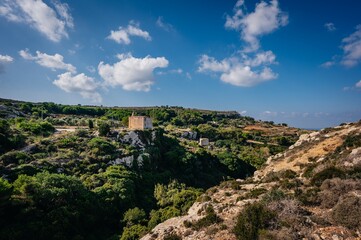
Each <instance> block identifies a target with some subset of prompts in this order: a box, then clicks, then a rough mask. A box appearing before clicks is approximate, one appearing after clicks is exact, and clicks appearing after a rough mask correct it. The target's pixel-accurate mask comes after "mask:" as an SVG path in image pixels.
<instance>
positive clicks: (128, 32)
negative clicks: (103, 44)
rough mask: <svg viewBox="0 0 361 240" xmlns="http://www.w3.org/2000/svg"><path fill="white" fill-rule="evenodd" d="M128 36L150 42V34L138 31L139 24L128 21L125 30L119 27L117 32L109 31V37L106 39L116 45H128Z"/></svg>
mask: <svg viewBox="0 0 361 240" xmlns="http://www.w3.org/2000/svg"><path fill="white" fill-rule="evenodd" d="M130 36H136V37H141V38H144V39H145V40H147V41H151V40H152V38H151V36H150V34H149V33H148V32H147V31H144V30H142V29H140V28H139V24H136V23H135V22H134V21H130V23H129V25H128V26H127V27H126V28H124V27H119V30H116V31H113V30H111V31H110V35H109V36H108V37H107V38H108V39H111V40H114V41H115V42H117V43H120V44H126V45H128V44H130V43H131V40H130Z"/></svg>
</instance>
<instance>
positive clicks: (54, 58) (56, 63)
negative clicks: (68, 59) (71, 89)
mask: <svg viewBox="0 0 361 240" xmlns="http://www.w3.org/2000/svg"><path fill="white" fill-rule="evenodd" d="M19 54H20V56H21V57H22V58H24V59H26V60H32V61H35V62H36V63H38V64H39V65H40V66H43V67H46V68H50V69H52V70H53V71H54V70H59V69H60V70H66V71H69V72H72V73H75V72H76V68H75V67H74V66H73V65H71V64H69V63H64V57H63V56H62V55H60V54H57V53H56V54H55V55H48V54H46V53H41V52H39V51H36V55H35V56H33V55H31V54H30V53H29V51H28V49H25V50H21V51H19Z"/></svg>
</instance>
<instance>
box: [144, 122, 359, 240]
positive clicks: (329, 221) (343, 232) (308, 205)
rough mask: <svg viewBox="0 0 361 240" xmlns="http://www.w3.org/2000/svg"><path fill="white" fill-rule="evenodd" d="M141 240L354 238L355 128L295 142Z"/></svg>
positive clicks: (349, 126) (356, 191) (356, 236)
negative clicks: (241, 178) (243, 176)
mask: <svg viewBox="0 0 361 240" xmlns="http://www.w3.org/2000/svg"><path fill="white" fill-rule="evenodd" d="M142 239H143V240H150V239H222V240H224V239H315V240H318V239H361V122H358V123H352V124H343V125H341V126H338V127H335V128H327V129H323V130H321V131H319V132H312V133H309V134H304V135H301V136H300V138H299V140H298V141H297V142H296V143H295V144H294V145H292V146H290V147H289V149H288V150H286V151H285V152H283V153H280V154H277V155H275V156H272V157H269V159H268V161H267V163H266V164H265V165H264V166H263V167H262V168H261V169H259V170H258V171H256V172H255V174H254V176H253V177H252V178H248V179H246V180H233V181H226V182H223V183H222V184H221V185H219V186H217V187H213V188H210V189H208V190H207V191H206V193H205V194H203V195H202V196H201V197H199V199H198V200H197V202H196V203H194V204H193V206H192V207H191V208H190V209H189V211H188V214H187V215H185V216H181V217H175V218H171V219H168V220H167V221H165V222H163V223H161V224H159V225H157V226H156V227H155V228H154V229H153V230H152V231H151V233H149V234H147V235H146V236H144V237H143V238H142Z"/></svg>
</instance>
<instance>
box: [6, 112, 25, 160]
mask: <svg viewBox="0 0 361 240" xmlns="http://www.w3.org/2000/svg"><path fill="white" fill-rule="evenodd" d="M25 140H26V138H25V136H24V135H22V134H21V133H19V132H18V131H15V130H13V129H11V127H10V124H9V122H8V121H7V120H5V119H0V154H2V153H4V152H6V151H8V150H11V149H16V148H19V147H22V146H24V144H25Z"/></svg>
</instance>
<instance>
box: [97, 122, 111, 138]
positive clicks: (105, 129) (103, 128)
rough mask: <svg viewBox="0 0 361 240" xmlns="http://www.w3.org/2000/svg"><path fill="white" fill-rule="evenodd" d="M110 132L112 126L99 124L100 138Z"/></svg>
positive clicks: (103, 123)
mask: <svg viewBox="0 0 361 240" xmlns="http://www.w3.org/2000/svg"><path fill="white" fill-rule="evenodd" d="M109 132H110V126H109V124H108V123H106V122H101V123H100V124H99V135H100V136H106V135H108V133H109Z"/></svg>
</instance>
